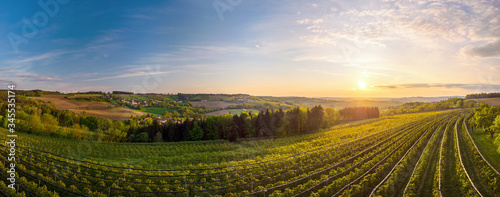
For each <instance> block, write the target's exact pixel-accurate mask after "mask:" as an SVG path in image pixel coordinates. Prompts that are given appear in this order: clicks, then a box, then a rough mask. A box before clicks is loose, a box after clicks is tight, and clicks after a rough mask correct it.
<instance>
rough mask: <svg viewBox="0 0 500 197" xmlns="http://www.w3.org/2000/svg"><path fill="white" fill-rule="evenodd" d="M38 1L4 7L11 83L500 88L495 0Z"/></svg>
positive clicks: (3, 65) (499, 6)
mask: <svg viewBox="0 0 500 197" xmlns="http://www.w3.org/2000/svg"><path fill="white" fill-rule="evenodd" d="M37 2H38V1H27V0H22V1H15V2H14V1H8V2H7V1H6V2H0V27H2V28H0V35H3V36H2V39H0V85H1V87H6V86H7V84H10V83H16V84H17V87H18V89H44V90H57V91H64V92H74V91H90V90H101V91H112V90H122V91H134V92H141V91H143V92H162V93H177V92H182V93H246V94H251V95H271V96H309V97H321V96H326V97H409V96H453V95H465V94H468V93H478V92H494V91H499V90H500V78H499V77H498V76H500V2H499V1H494V0H490V1H460V0H449V1H428V0H421V1H397V0H396V1H390V0H389V1H387V0H382V1H369V2H366V1H361V0H355V1H340V0H337V1H330V0H315V1H284V0H267V1H265V0H256V1H250V0H239V1H238V0H236V1H227V0H207V1H197V0H176V1H163V2H160V1H154V2H153V1H147V2H138V1H120V2H116V1H113V2H111V1H106V2H101V1H95V0H94V1H84V2H83V1H74V0H72V1H69V2H68V3H66V4H64V1H62V0H60V1H59V2H62V3H63V4H59V3H57V6H56V7H57V9H55V7H53V6H52V7H50V6H49V7H48V11H47V6H43V5H44V4H43V5H42V6H41V5H39V4H38V3H37ZM41 2H49V3H50V2H51V3H53V2H56V1H55V0H42V1H41ZM46 5H48V4H46ZM44 14H45V16H47V17H45V18H44ZM29 25H31V26H33V27H35V28H36V29H37V30H36V31H31V29H29V28H28V29H27V26H29ZM0 89H2V88H0Z"/></svg>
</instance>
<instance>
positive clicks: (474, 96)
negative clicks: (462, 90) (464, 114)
mask: <svg viewBox="0 0 500 197" xmlns="http://www.w3.org/2000/svg"><path fill="white" fill-rule="evenodd" d="M499 97H500V92H493V93H479V94H467V96H465V99H479V98H499Z"/></svg>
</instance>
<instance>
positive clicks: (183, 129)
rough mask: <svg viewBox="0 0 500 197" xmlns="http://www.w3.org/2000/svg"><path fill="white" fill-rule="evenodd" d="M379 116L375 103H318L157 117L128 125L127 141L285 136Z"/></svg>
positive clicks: (234, 139) (175, 140) (232, 139)
mask: <svg viewBox="0 0 500 197" xmlns="http://www.w3.org/2000/svg"><path fill="white" fill-rule="evenodd" d="M377 117H379V112H378V108H376V107H355V108H344V109H342V110H339V111H337V110H335V109H333V108H331V107H327V108H326V109H324V108H323V107H322V106H321V105H318V106H315V107H312V108H303V107H295V108H291V109H288V110H283V109H277V110H269V109H268V110H265V111H261V112H260V113H257V114H252V113H251V112H250V113H246V112H243V113H241V114H240V115H237V114H236V115H231V114H224V115H219V116H209V117H206V118H202V119H187V120H186V121H183V122H181V123H179V122H173V121H169V122H167V123H165V124H162V125H160V124H159V123H158V121H157V120H152V124H151V125H148V126H143V127H134V126H131V127H130V128H129V130H128V132H127V136H128V137H127V141H129V142H161V141H168V142H177V141H189V140H191V141H197V140H216V139H224V140H229V141H236V140H237V139H239V138H251V137H272V136H286V135H294V134H301V133H307V132H311V131H316V130H318V129H324V128H328V127H330V126H333V125H335V124H338V123H339V122H340V121H341V120H362V119H367V118H377Z"/></svg>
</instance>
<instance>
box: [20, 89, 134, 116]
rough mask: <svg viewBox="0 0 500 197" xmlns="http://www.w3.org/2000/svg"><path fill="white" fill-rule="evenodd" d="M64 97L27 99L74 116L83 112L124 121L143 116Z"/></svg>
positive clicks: (45, 96) (106, 105)
mask: <svg viewBox="0 0 500 197" xmlns="http://www.w3.org/2000/svg"><path fill="white" fill-rule="evenodd" d="M65 96H67V95H44V96H41V97H28V98H32V99H38V100H43V101H50V102H52V103H54V105H55V106H56V107H57V108H58V109H59V110H69V111H72V112H75V113H76V114H80V113H82V112H83V111H85V113H86V114H87V115H90V116H98V117H105V118H110V119H113V120H125V119H128V118H130V116H131V115H132V116H141V115H143V114H144V113H143V112H138V111H134V110H131V109H126V108H112V109H109V108H111V107H114V106H113V105H111V104H108V103H101V102H80V101H74V100H70V99H66V98H64V97H65Z"/></svg>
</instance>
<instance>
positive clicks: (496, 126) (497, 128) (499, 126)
mask: <svg viewBox="0 0 500 197" xmlns="http://www.w3.org/2000/svg"><path fill="white" fill-rule="evenodd" d="M489 131H490V134H491V138H493V134H494V133H495V132H500V115H497V117H496V118H495V120H494V121H493V125H491V126H490V129H489Z"/></svg>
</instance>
